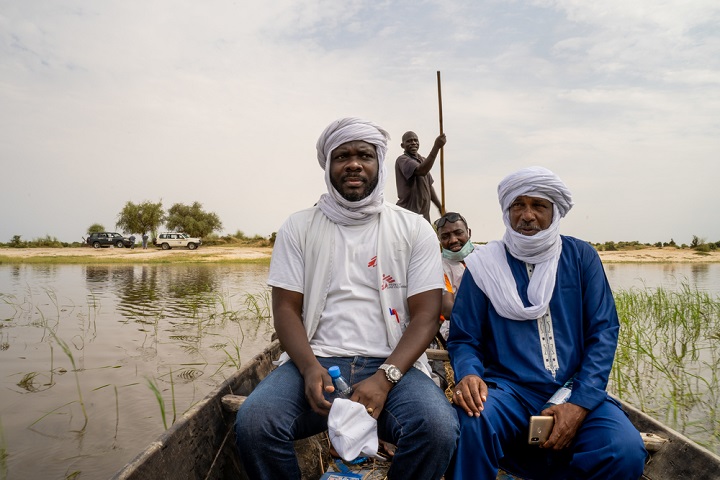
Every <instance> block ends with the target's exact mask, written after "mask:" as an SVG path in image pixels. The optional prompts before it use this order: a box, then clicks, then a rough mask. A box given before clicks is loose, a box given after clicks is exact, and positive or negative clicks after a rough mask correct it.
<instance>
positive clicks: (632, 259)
mask: <svg viewBox="0 0 720 480" xmlns="http://www.w3.org/2000/svg"><path fill="white" fill-rule="evenodd" d="M271 253H272V248H267V247H236V246H230V247H223V246H221V247H205V246H203V247H200V248H198V249H197V250H187V249H184V248H176V249H172V250H161V249H159V248H148V249H147V250H143V249H142V248H134V249H128V248H114V247H111V248H100V249H97V250H96V249H94V248H90V247H81V248H0V262H2V261H7V262H13V263H14V262H19V263H22V262H23V261H25V260H26V259H29V258H35V259H36V260H35V261H40V262H42V261H43V258H42V257H46V258H47V260H48V262H52V263H62V259H63V258H67V259H68V262H70V263H84V262H85V261H87V262H88V263H92V262H94V261H98V262H113V261H116V260H117V261H120V262H122V263H127V262H133V263H134V262H137V263H143V262H152V263H156V262H162V263H165V262H167V263H175V262H208V263H212V262H243V261H255V260H262V259H269V258H270V255H271ZM599 253H600V258H601V259H602V261H603V263H720V251H714V252H709V253H705V254H701V253H698V252H696V251H694V250H690V249H678V248H668V247H666V248H644V249H640V250H628V251H617V252H599Z"/></svg>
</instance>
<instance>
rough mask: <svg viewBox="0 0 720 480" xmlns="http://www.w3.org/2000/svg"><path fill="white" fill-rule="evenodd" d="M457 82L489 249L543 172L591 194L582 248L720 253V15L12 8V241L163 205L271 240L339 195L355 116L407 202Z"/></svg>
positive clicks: (449, 191) (453, 204) (449, 196)
mask: <svg viewBox="0 0 720 480" xmlns="http://www.w3.org/2000/svg"><path fill="white" fill-rule="evenodd" d="M438 70H439V71H441V75H442V99H443V120H444V130H445V132H446V134H447V137H448V143H447V145H446V147H445V152H444V157H445V186H446V189H445V199H446V206H447V209H448V210H452V211H459V212H461V213H463V214H464V215H465V217H466V218H467V219H468V221H469V223H470V227H471V228H472V231H473V240H475V241H488V240H493V239H497V238H499V237H500V236H501V235H502V232H503V229H504V226H503V224H502V220H501V213H500V210H499V206H498V202H497V193H496V191H497V190H496V189H497V184H498V182H499V180H500V179H502V177H504V176H505V175H506V174H508V173H510V172H512V171H514V170H517V169H519V168H522V167H526V166H531V165H541V166H545V167H547V168H549V169H551V170H553V171H555V172H556V173H557V174H558V175H560V177H561V178H562V179H563V180H564V181H565V183H567V185H568V187H569V188H570V189H571V191H572V192H573V195H574V200H575V208H574V209H573V210H572V211H571V212H570V213H569V214H568V216H567V217H566V218H565V220H563V223H562V225H561V232H562V233H565V234H568V235H573V236H577V237H580V238H583V239H585V240H589V241H592V242H604V241H608V240H613V241H631V240H638V241H641V242H653V243H654V242H657V241H669V240H670V239H671V238H673V239H674V240H675V241H676V242H678V243H689V242H690V241H691V240H692V236H693V235H697V236H698V237H700V238H702V239H705V240H708V241H718V240H720V213H719V212H718V208H719V207H720V193H718V192H719V191H720V186H719V183H720V161H719V160H720V2H718V1H717V0H668V1H659V0H632V1H627V0H603V1H600V2H591V1H578V0H554V1H553V0H536V1H521V0H518V1H479V0H464V1H457V0H438V1H417V0H413V1H382V0H366V1H342V0H323V1H312V0H278V1H274V0H266V1H262V2H255V1H253V2H250V1H246V0H237V1H229V0H227V1H226V0H207V1H203V2H198V1H194V0H193V1H183V0H172V1H170V0H158V1H150V0H142V1H133V0H123V1H119V0H118V1H90V0H87V1H74V0H52V1H50V0H45V1H41V0H37V1H34V0H23V1H18V0H0V162H1V163H0V167H1V169H0V171H1V172H2V173H1V174H0V175H2V182H1V185H2V189H1V190H0V242H7V241H9V240H10V239H11V237H12V236H13V235H21V236H22V238H23V239H24V240H32V239H35V238H38V237H44V236H45V235H50V236H54V237H57V238H58V239H59V240H61V241H76V240H78V241H79V240H81V237H82V236H83V235H84V234H85V233H86V231H87V228H88V227H89V226H90V225H92V224H93V223H100V224H103V225H104V226H105V227H106V228H107V229H109V230H115V222H116V220H117V215H118V213H119V212H120V211H121V209H122V208H123V206H124V205H125V203H126V202H127V201H132V202H134V203H141V202H143V201H146V200H149V201H152V202H158V201H162V204H163V206H164V207H165V209H168V208H169V207H170V206H172V205H173V204H175V203H184V204H191V203H192V202H195V201H198V202H200V203H202V205H203V207H204V208H205V210H207V211H211V212H215V213H217V214H218V216H219V217H220V219H221V220H222V222H223V230H222V232H219V233H223V234H224V233H234V232H235V231H237V230H241V231H243V232H244V233H245V234H247V235H255V234H259V235H269V234H270V233H271V232H273V231H276V230H277V229H278V227H279V226H280V225H281V224H282V222H283V221H284V220H285V218H286V217H287V216H288V215H289V214H290V213H292V212H293V211H296V210H299V209H301V208H304V207H306V206H311V205H313V204H314V203H315V202H316V201H317V199H318V198H319V196H320V194H321V193H323V191H324V190H325V183H324V181H323V174H322V171H321V170H320V167H319V166H318V164H317V160H316V156H315V142H316V140H317V137H318V136H319V134H320V133H321V132H322V130H323V129H324V128H325V126H326V125H327V124H329V123H330V122H331V121H332V120H335V119H337V118H339V117H345V116H360V117H365V118H367V119H370V120H373V121H375V122H376V123H378V124H380V125H381V126H383V127H384V128H386V129H387V130H388V131H389V132H390V134H391V135H392V140H391V147H390V150H389V152H388V161H387V167H388V172H389V176H388V183H387V188H386V191H385V196H386V199H387V200H389V201H391V202H393V203H394V202H395V201H396V200H397V194H396V189H395V181H394V178H395V177H394V168H393V165H394V160H395V158H396V157H397V156H398V155H400V154H401V153H402V151H401V148H400V141H401V137H402V134H403V133H404V132H405V131H406V130H413V131H415V132H416V133H417V134H418V135H419V137H420V143H421V145H420V153H421V154H423V155H426V154H427V153H428V152H429V150H430V147H431V146H432V142H433V140H434V138H435V136H436V135H437V134H438V133H439V122H438V99H437V90H438V89H437V79H436V72H437V71H438ZM432 173H433V176H434V177H435V179H436V188H437V190H438V194H440V165H439V161H438V162H437V163H436V166H435V168H434V169H433V171H432ZM438 215H439V214H438V212H437V211H434V212H432V213H431V216H432V217H433V218H435V217H437V216H438Z"/></svg>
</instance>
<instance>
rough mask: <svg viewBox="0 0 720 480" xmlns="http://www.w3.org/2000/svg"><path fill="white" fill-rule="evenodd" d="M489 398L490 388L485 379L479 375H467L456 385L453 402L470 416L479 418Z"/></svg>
mask: <svg viewBox="0 0 720 480" xmlns="http://www.w3.org/2000/svg"><path fill="white" fill-rule="evenodd" d="M487 396H488V388H487V385H486V384H485V382H484V381H483V379H482V378H480V377H478V376H477V375H466V376H464V377H463V378H462V380H460V381H459V382H458V383H457V384H456V385H455V388H454V390H453V398H452V401H453V403H454V404H455V405H457V406H458V407H460V408H462V409H463V410H465V411H466V412H467V414H468V416H470V417H472V416H473V415H474V416H476V417H479V416H480V412H482V411H483V410H484V409H485V406H484V405H483V404H484V403H485V401H486V400H487Z"/></svg>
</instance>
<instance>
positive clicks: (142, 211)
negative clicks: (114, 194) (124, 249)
mask: <svg viewBox="0 0 720 480" xmlns="http://www.w3.org/2000/svg"><path fill="white" fill-rule="evenodd" d="M164 221H165V212H164V211H163V208H162V201H160V202H157V203H152V202H149V201H147V200H146V201H144V202H143V203H141V204H138V205H136V204H134V203H133V202H127V203H126V204H125V206H124V207H123V209H122V211H121V212H120V213H119V214H118V217H117V223H116V224H115V226H116V227H117V228H121V229H122V231H123V232H124V233H139V234H141V235H144V234H146V233H148V232H153V234H154V233H155V232H157V231H158V229H159V228H160V225H162V224H163V222H164Z"/></svg>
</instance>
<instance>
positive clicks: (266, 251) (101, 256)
mask: <svg viewBox="0 0 720 480" xmlns="http://www.w3.org/2000/svg"><path fill="white" fill-rule="evenodd" d="M271 253H272V248H269V247H200V248H198V249H197V250H188V249H187V248H173V249H171V250H162V249H160V248H156V247H148V249H147V250H143V249H142V248H137V247H136V248H115V247H109V248H98V249H95V248H91V247H79V248H0V261H2V258H3V257H5V258H6V259H7V260H8V261H9V262H22V261H23V260H25V259H30V258H38V257H39V258H41V259H42V258H43V257H44V258H47V259H48V261H52V262H53V263H62V261H61V259H63V258H67V259H68V261H69V262H71V263H82V262H84V261H87V262H88V263H92V262H93V261H98V262H113V261H115V260H118V261H121V262H122V263H127V262H137V263H143V262H153V263H157V262H162V263H165V262H167V263H175V262H203V263H204V262H207V263H212V262H228V261H229V262H233V261H238V262H242V261H248V260H259V259H269V258H270V254H271Z"/></svg>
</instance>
